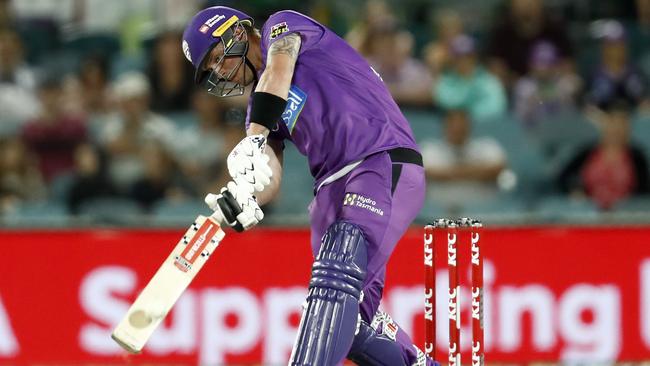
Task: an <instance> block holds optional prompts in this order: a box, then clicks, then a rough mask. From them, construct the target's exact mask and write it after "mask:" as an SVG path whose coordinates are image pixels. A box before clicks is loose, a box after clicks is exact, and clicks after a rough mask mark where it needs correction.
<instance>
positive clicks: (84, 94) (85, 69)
mask: <svg viewBox="0 0 650 366" xmlns="http://www.w3.org/2000/svg"><path fill="white" fill-rule="evenodd" d="M109 68H110V66H109V64H108V61H107V60H106V59H105V58H104V57H103V56H100V55H92V56H88V57H86V58H85V59H84V60H83V61H82V62H81V67H80V69H79V82H80V83H79V96H78V97H79V99H78V100H79V101H80V102H81V103H80V104H81V107H82V111H83V112H84V113H85V114H87V115H88V117H89V118H90V119H94V118H97V117H99V116H105V115H106V114H108V112H109V111H110V109H111V107H112V106H111V105H110V96H109V92H108V82H109V76H108V73H109Z"/></svg>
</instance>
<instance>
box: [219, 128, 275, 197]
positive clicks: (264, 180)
mask: <svg viewBox="0 0 650 366" xmlns="http://www.w3.org/2000/svg"><path fill="white" fill-rule="evenodd" d="M265 148H266V137H264V135H253V136H248V137H246V138H244V139H243V140H241V141H240V142H239V144H237V146H235V148H234V149H232V151H231V152H230V154H229V155H228V159H227V163H228V173H230V176H231V177H232V179H233V180H234V181H235V182H236V183H237V184H238V185H241V186H242V187H244V186H245V187H247V188H248V189H249V193H250V194H253V193H254V192H261V191H262V190H264V187H266V186H267V185H269V184H270V183H271V176H272V175H273V172H272V170H271V167H270V166H269V156H268V155H266V154H265V153H264V149H265ZM244 183H247V184H244Z"/></svg>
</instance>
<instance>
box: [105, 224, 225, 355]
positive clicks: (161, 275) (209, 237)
mask: <svg viewBox="0 0 650 366" xmlns="http://www.w3.org/2000/svg"><path fill="white" fill-rule="evenodd" d="M224 236H225V233H224V232H223V230H221V228H220V227H219V224H217V222H216V221H214V220H213V219H211V218H207V217H205V216H200V215H199V216H198V217H197V218H196V220H195V221H194V223H193V224H192V225H191V226H190V228H189V229H188V230H187V231H186V232H185V235H184V236H183V238H181V240H180V241H179V242H178V244H177V245H176V247H175V248H174V250H173V251H172V252H171V254H170V255H169V256H168V257H167V259H165V261H164V262H163V264H162V265H161V266H160V268H159V269H158V271H157V272H156V274H155V275H154V276H153V277H152V278H151V280H150V281H149V283H148V284H147V286H146V287H145V288H144V289H143V290H142V292H141V293H140V294H139V295H138V297H137V298H136V300H135V301H134V302H133V304H132V305H131V307H130V308H129V310H128V311H127V313H126V314H125V315H124V317H123V318H122V320H121V321H120V323H119V324H118V325H117V327H115V330H114V331H113V333H112V334H111V338H113V340H115V342H117V343H118V344H119V345H120V346H121V347H122V348H124V349H125V350H127V351H128V352H130V353H140V352H141V351H142V348H143V347H144V345H145V344H146V343H147V341H148V340H149V338H150V337H151V335H152V334H153V332H154V330H156V328H157V327H158V325H159V324H160V323H161V322H162V321H163V319H164V318H165V316H166V315H167V313H168V312H169V310H171V308H172V307H173V306H174V304H175V303H176V301H177V300H178V298H179V297H180V296H181V294H182V293H183V291H185V289H186V288H187V286H188V285H189V284H190V282H192V279H194V277H195V276H196V274H197V273H198V272H199V271H200V270H201V268H202V267H203V265H204V264H205V262H206V261H207V260H208V258H209V257H210V255H211V254H212V252H213V251H214V250H215V249H216V248H217V246H218V245H219V243H220V242H221V240H222V239H223V238H224Z"/></svg>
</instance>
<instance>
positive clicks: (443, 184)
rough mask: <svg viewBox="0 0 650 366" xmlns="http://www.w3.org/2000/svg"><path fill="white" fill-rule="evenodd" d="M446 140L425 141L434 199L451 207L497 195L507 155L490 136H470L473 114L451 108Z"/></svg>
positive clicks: (427, 168) (431, 192)
mask: <svg viewBox="0 0 650 366" xmlns="http://www.w3.org/2000/svg"><path fill="white" fill-rule="evenodd" d="M444 123H445V134H444V139H443V140H438V141H426V142H424V143H422V156H423V160H424V168H425V172H426V176H427V178H428V179H429V181H430V182H432V184H430V189H429V194H430V196H431V198H432V199H433V200H434V201H435V202H438V203H440V204H442V205H444V206H446V207H448V208H450V207H457V206H461V207H462V206H465V205H467V204H471V202H474V201H476V200H488V199H491V198H494V196H495V194H496V193H497V178H498V177H499V175H500V174H501V173H502V172H504V170H505V169H506V166H507V164H506V154H505V152H504V150H503V148H502V147H501V146H500V145H499V143H498V142H497V141H496V140H494V139H492V138H489V137H483V138H472V137H470V130H471V125H470V124H471V122H470V116H469V114H468V113H467V112H465V111H463V110H451V111H449V112H447V114H446V116H445V122H444Z"/></svg>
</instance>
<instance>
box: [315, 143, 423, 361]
mask: <svg viewBox="0 0 650 366" xmlns="http://www.w3.org/2000/svg"><path fill="white" fill-rule="evenodd" d="M424 199H425V178H424V169H423V168H422V167H421V166H419V165H416V164H411V163H394V162H393V161H392V160H391V157H390V156H389V154H388V152H380V153H377V154H373V155H371V156H368V157H367V158H366V159H365V160H364V161H363V162H361V164H359V165H358V166H357V167H355V168H354V169H353V170H352V171H351V172H349V173H348V174H347V175H345V176H343V177H341V178H339V179H338V180H336V181H334V182H332V183H330V184H327V185H324V186H322V187H321V188H320V190H319V191H318V193H317V194H316V197H315V198H314V200H313V201H312V203H311V204H310V205H309V214H310V218H311V248H312V252H313V254H314V256H316V254H318V251H319V249H320V246H321V239H322V236H323V234H324V233H325V231H326V230H327V228H328V227H329V226H330V225H332V224H333V223H334V222H336V221H339V220H342V221H347V222H351V223H354V224H356V225H358V226H359V227H360V228H361V230H362V231H363V234H364V236H365V239H366V241H367V245H368V268H367V276H366V279H365V281H364V288H363V301H362V303H361V305H360V313H361V317H362V319H363V320H364V321H366V322H367V323H368V324H370V323H371V322H372V319H373V316H374V315H375V313H376V312H377V309H378V307H379V303H380V301H381V297H382V292H383V289H384V280H385V277H386V263H387V262H388V259H389V258H390V256H391V254H392V253H393V250H394V249H395V245H396V244H397V242H398V241H399V239H400V238H401V237H402V235H403V234H404V232H405V231H406V229H407V228H408V227H409V225H410V224H411V222H412V221H413V220H414V219H415V217H416V216H417V214H418V213H419V212H420V209H421V208H422V205H423V204H424ZM414 265H415V264H414ZM396 341H397V342H398V343H399V345H400V347H401V349H402V351H403V356H404V359H405V360H407V361H408V362H407V364H409V365H410V364H413V363H414V362H415V360H416V358H417V352H416V350H415V349H414V347H413V343H412V341H411V339H410V338H409V336H408V335H407V334H406V333H404V332H403V331H402V330H401V328H400V329H399V331H398V333H397V336H396Z"/></svg>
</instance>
